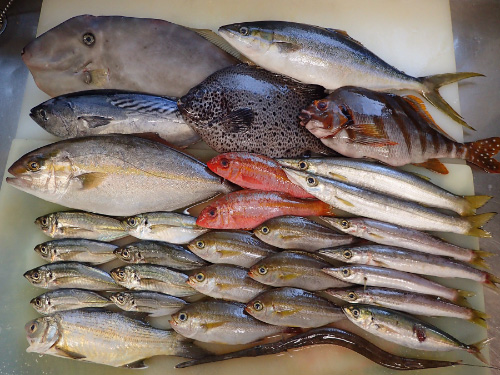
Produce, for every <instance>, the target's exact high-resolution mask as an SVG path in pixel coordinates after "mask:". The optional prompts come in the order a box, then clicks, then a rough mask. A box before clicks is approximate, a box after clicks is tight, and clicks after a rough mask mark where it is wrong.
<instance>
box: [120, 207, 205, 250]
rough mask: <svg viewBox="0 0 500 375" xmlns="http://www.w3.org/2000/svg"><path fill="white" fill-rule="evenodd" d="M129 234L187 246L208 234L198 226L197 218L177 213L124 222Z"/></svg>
mask: <svg viewBox="0 0 500 375" xmlns="http://www.w3.org/2000/svg"><path fill="white" fill-rule="evenodd" d="M122 223H123V226H125V228H127V230H128V234H130V235H131V236H134V237H136V238H140V239H143V240H154V241H165V242H170V243H173V244H186V243H188V242H189V241H191V240H192V239H193V238H196V237H198V236H200V235H202V234H203V233H206V232H208V229H206V228H201V227H199V226H198V225H196V218H195V217H193V216H189V215H183V214H179V213H176V212H148V213H143V214H139V215H135V216H131V217H128V218H126V219H124V220H122Z"/></svg>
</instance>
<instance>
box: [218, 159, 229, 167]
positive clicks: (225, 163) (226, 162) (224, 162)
mask: <svg viewBox="0 0 500 375" xmlns="http://www.w3.org/2000/svg"><path fill="white" fill-rule="evenodd" d="M220 166H221V167H222V168H224V169H226V168H229V160H227V159H226V158H222V159H221V160H220Z"/></svg>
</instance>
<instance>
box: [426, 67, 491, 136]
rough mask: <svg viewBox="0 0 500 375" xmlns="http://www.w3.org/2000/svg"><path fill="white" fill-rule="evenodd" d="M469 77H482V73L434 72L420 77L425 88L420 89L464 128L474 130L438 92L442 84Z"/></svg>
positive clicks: (428, 98)
mask: <svg viewBox="0 0 500 375" xmlns="http://www.w3.org/2000/svg"><path fill="white" fill-rule="evenodd" d="M471 77H484V75H483V74H479V73H471V72H463V73H447V74H436V75H433V76H427V77H420V79H421V81H422V83H423V85H424V86H425V89H423V90H422V92H421V94H422V96H423V97H424V98H425V99H427V100H428V101H429V103H431V104H432V105H433V106H434V107H436V108H437V109H439V110H441V111H443V112H444V113H446V114H447V115H448V116H450V117H451V118H452V119H453V120H455V121H456V122H458V123H459V124H460V125H462V126H465V127H466V128H469V129H472V130H475V129H474V128H473V127H471V126H469V125H468V124H467V123H466V122H465V120H464V119H463V117H462V116H460V115H459V114H458V113H457V112H456V111H455V110H454V109H453V108H452V107H451V106H450V105H449V104H448V103H447V102H446V100H444V99H443V97H442V96H441V94H440V93H439V91H438V90H439V88H440V87H441V86H444V85H448V84H450V83H453V82H458V81H461V80H462V79H466V78H471Z"/></svg>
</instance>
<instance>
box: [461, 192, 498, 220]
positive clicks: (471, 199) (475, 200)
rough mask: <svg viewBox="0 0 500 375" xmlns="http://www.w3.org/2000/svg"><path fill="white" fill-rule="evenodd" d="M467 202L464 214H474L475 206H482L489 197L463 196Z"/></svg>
mask: <svg viewBox="0 0 500 375" xmlns="http://www.w3.org/2000/svg"><path fill="white" fill-rule="evenodd" d="M464 198H465V200H466V201H467V203H468V207H467V208H466V209H465V210H464V213H463V214H464V215H474V210H475V209H476V208H479V207H482V206H484V205H485V204H486V202H488V201H489V200H490V199H491V198H493V197H492V196H490V195H468V196H465V197H464Z"/></svg>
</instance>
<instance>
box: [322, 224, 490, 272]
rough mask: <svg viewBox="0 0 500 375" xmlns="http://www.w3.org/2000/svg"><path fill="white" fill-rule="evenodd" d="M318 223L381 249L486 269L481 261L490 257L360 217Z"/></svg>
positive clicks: (434, 238)
mask: <svg viewBox="0 0 500 375" xmlns="http://www.w3.org/2000/svg"><path fill="white" fill-rule="evenodd" d="M322 220H324V221H325V222H327V223H328V224H329V225H331V226H332V227H334V228H335V229H338V230H340V231H342V232H344V233H347V234H350V235H353V236H356V237H361V238H364V239H365V240H369V241H372V242H376V243H379V244H382V245H389V246H399V247H402V248H405V249H410V250H416V251H421V252H423V253H428V254H434V255H442V256H447V257H450V258H454V259H458V260H461V261H464V262H469V263H471V264H474V265H476V266H481V267H486V263H485V262H484V260H483V258H482V257H484V256H490V255H491V253H488V252H486V251H476V250H472V249H467V248H465V247H460V246H456V245H453V244H451V243H448V242H446V241H443V240H442V239H440V238H438V237H435V236H432V235H430V234H428V233H425V232H421V231H418V230H415V229H410V228H405V227H403V226H400V225H397V224H390V223H385V222H383V221H378V220H373V219H368V218H364V217H350V218H333V217H332V218H330V217H322Z"/></svg>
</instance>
